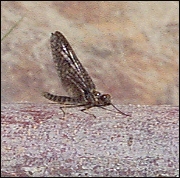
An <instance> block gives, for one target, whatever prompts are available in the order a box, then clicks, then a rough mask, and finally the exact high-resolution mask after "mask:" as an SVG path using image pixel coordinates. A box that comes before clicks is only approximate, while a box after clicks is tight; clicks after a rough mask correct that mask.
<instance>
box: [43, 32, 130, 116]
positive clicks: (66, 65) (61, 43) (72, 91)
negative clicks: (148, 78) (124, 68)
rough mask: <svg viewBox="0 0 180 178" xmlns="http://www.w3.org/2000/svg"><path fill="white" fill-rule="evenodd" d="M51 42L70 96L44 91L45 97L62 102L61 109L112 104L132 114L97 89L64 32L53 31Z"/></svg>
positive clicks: (58, 67)
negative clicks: (114, 103)
mask: <svg viewBox="0 0 180 178" xmlns="http://www.w3.org/2000/svg"><path fill="white" fill-rule="evenodd" d="M50 43H51V49H52V55H53V61H54V63H55V65H56V69H57V72H58V75H59V77H60V79H61V82H62V86H63V87H64V89H65V90H66V92H67V93H68V95H69V96H56V95H53V94H50V93H48V92H43V96H44V97H45V98H47V99H49V100H51V101H54V102H57V103H59V104H61V106H62V107H61V109H62V108H65V107H77V106H83V107H84V109H82V110H81V111H85V110H86V109H89V108H91V107H101V108H103V109H105V108H104V107H103V106H107V105H112V106H113V107H114V108H115V109H116V110H117V111H118V113H121V114H122V115H125V116H130V115H128V114H125V113H123V112H122V111H120V110H119V109H118V108H116V107H115V106H114V105H113V104H112V103H111V96H110V95H109V94H101V93H100V92H98V91H97V90H96V86H95V84H94V83H93V81H92V79H91V78H90V76H89V75H88V73H87V71H86V70H85V68H84V67H83V66H82V64H81V63H80V61H79V60H78V58H77V56H76V54H75V53H74V51H73V49H72V48H71V46H70V44H69V43H68V41H67V40H66V38H65V37H64V36H63V34H62V33H60V32H58V31H56V32H55V33H52V34H51V38H50ZM62 111H63V110H62ZM63 113H64V111H63ZM64 114H65V113H64Z"/></svg>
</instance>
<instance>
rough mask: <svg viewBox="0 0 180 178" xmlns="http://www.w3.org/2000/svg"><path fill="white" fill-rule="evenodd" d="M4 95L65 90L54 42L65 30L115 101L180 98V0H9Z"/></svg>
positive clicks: (34, 96)
mask: <svg viewBox="0 0 180 178" xmlns="http://www.w3.org/2000/svg"><path fill="white" fill-rule="evenodd" d="M22 17H23V19H22V20H21V21H20V22H19V24H18V26H16V27H15V28H14V29H13V30H12V31H11V33H10V34H9V35H7V37H6V38H4V39H3V40H2V41H1V102H3V103H16V102H31V103H32V102H35V103H48V102H50V101H48V100H46V99H45V98H43V97H42V96H41V92H42V91H47V92H50V93H52V94H57V95H66V93H65V91H64V90H63V88H62V86H61V82H60V80H59V78H58V75H57V72H56V69H55V66H54V63H53V60H52V55H51V49H50V43H49V40H50V35H51V33H52V32H55V31H60V32H62V33H63V34H64V36H65V37H66V38H67V40H68V41H69V43H70V44H71V46H72V47H73V49H74V51H75V53H76V55H77V56H78V58H79V60H80V61H81V63H82V64H83V66H84V67H85V68H86V70H87V71H88V73H89V75H90V76H91V77H92V79H93V81H94V83H95V84H96V87H97V90H98V91H100V92H102V93H109V94H111V96H112V99H113V103H115V104H141V105H143V104H147V105H174V106H177V105H179V2H178V1H166V2H165V1H164V2H163V1H162V2H161V1H159V2H158V1H154V2H146V1H134V2H133V1H127V2H126V1H123V2H118V1H116V2H115V1H114V2H110V1H109V2H108V1H107V2H106V1H97V2H96V1H94V2H88V1H82V2H80V1H71V2H70V1H42V2H40V1H39V2H38V1H29V2H28V1H27V2H26V1H14V2H13V1H2V3H1V38H2V37H3V36H4V35H5V34H6V33H7V32H8V31H9V30H10V29H11V27H13V25H14V24H15V23H16V22H18V21H19V19H21V18H22Z"/></svg>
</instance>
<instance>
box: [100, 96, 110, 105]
mask: <svg viewBox="0 0 180 178" xmlns="http://www.w3.org/2000/svg"><path fill="white" fill-rule="evenodd" d="M101 99H102V100H103V101H105V102H106V103H111V96H110V95H109V94H104V95H102V96H101Z"/></svg>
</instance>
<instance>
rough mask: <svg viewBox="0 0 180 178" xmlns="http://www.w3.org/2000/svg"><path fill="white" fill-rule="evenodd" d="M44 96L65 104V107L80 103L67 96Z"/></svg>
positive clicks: (44, 94)
mask: <svg viewBox="0 0 180 178" xmlns="http://www.w3.org/2000/svg"><path fill="white" fill-rule="evenodd" d="M43 96H44V97H45V98H47V99H49V100H51V101H54V102H57V103H60V104H64V105H68V104H69V105H70V104H75V103H77V102H78V100H77V99H76V98H71V97H67V96H57V95H53V94H50V93H48V92H43Z"/></svg>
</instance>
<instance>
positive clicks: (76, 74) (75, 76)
mask: <svg viewBox="0 0 180 178" xmlns="http://www.w3.org/2000/svg"><path fill="white" fill-rule="evenodd" d="M50 41H51V49H52V54H53V60H54V62H55V64H56V69H57V71H58V75H59V77H60V78H61V80H62V85H63V87H64V89H66V90H67V92H68V94H69V95H71V96H82V95H84V92H86V91H91V90H92V89H95V85H94V83H93V81H92V79H91V78H90V76H89V75H88V73H87V71H86V70H85V69H84V67H83V66H82V64H81V63H80V61H79V60H78V58H77V56H76V54H75V53H74V51H73V49H72V48H71V46H70V44H69V43H68V41H67V40H66V38H65V37H64V36H63V35H62V34H61V33H60V32H58V31H56V32H55V33H54V34H52V36H51V40H50Z"/></svg>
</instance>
